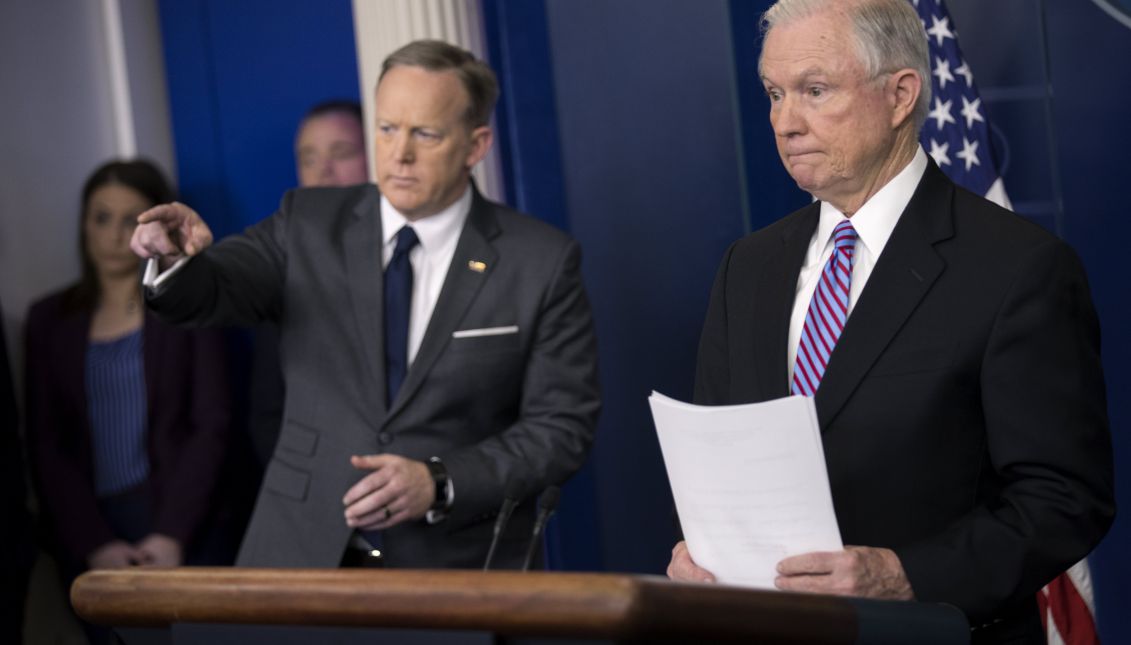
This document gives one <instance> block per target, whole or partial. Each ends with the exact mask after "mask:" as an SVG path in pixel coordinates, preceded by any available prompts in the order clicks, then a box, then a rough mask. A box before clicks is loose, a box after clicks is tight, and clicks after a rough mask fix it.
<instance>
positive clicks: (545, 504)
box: [522, 486, 562, 571]
mask: <svg viewBox="0 0 1131 645" xmlns="http://www.w3.org/2000/svg"><path fill="white" fill-rule="evenodd" d="M561 496H562V489H560V488H558V487H557V486H550V487H549V488H547V489H546V490H544V491H542V497H541V498H539V499H538V516H537V517H536V518H535V519H534V530H533V531H532V532H531V534H530V544H529V545H527V547H526V559H525V560H523V562H522V570H523V571H526V570H527V569H529V568H530V563H531V562H533V561H534V551H535V550H536V549H537V548H538V545H540V544H541V543H542V531H543V530H544V529H545V528H546V522H547V521H548V520H549V519H550V516H551V515H553V514H554V509H555V508H557V507H558V500H559V499H560V498H561Z"/></svg>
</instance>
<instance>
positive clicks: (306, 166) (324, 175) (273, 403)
mask: <svg viewBox="0 0 1131 645" xmlns="http://www.w3.org/2000/svg"><path fill="white" fill-rule="evenodd" d="M363 123H364V119H363V117H362V114H361V106H360V105H358V104H357V103H356V102H354V101H324V102H322V103H319V104H317V105H315V106H314V107H312V108H310V109H309V110H308V111H307V112H306V114H305V115H304V116H303V117H302V121H301V122H300V123H299V124H298V132H296V133H295V174H296V175H297V176H298V185H299V186H300V187H302V188H309V187H312V186H353V185H355V184H364V183H365V182H366V181H368V170H367V169H366V155H365V127H364V125H363ZM286 390H287V388H286V384H285V383H284V382H283V368H282V365H280V363H279V326H278V325H276V324H275V323H274V322H266V323H263V324H262V325H260V326H259V328H257V329H256V330H255V343H254V351H253V352H252V357H251V385H250V388H249V391H248V402H247V406H248V420H247V425H248V433H249V434H250V435H251V447H252V449H253V451H254V453H255V458H256V459H257V460H258V461H259V463H260V465H262V466H263V467H266V466H267V464H268V463H269V462H270V461H271V456H272V455H273V454H274V452H275V443H276V442H277V441H278V440H279V428H281V427H282V425H283V399H284V398H285V395H286Z"/></svg>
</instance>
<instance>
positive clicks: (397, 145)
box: [393, 133, 415, 163]
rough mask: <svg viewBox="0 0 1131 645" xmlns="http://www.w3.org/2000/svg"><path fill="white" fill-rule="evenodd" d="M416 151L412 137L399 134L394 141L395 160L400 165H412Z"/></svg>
mask: <svg viewBox="0 0 1131 645" xmlns="http://www.w3.org/2000/svg"><path fill="white" fill-rule="evenodd" d="M414 158H415V151H414V150H413V146H412V135H410V134H408V133H399V134H398V135H397V137H396V139H394V140H393V159H395V160H396V161H398V162H400V163H412V161H413V159H414Z"/></svg>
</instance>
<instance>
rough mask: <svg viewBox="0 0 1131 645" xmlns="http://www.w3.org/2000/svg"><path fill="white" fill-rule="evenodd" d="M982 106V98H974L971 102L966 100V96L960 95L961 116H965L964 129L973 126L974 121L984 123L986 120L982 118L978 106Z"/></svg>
mask: <svg viewBox="0 0 1131 645" xmlns="http://www.w3.org/2000/svg"><path fill="white" fill-rule="evenodd" d="M980 107H982V99H980V98H978V99H974V101H973V102H971V101H967V100H966V97H965V96H963V97H962V116H964V117H966V129H967V130H969V129H970V128H972V127H974V122H975V121H981V122H982V123H985V122H986V120H985V119H983V118H982V113H981V112H979V111H978V108H980Z"/></svg>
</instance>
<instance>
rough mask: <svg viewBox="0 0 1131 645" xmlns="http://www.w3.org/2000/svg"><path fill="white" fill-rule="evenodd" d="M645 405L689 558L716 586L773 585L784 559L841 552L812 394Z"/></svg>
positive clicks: (654, 400)
mask: <svg viewBox="0 0 1131 645" xmlns="http://www.w3.org/2000/svg"><path fill="white" fill-rule="evenodd" d="M648 402H649V404H650V405H651V406H652V418H653V419H654V420H655V422H656V433H657V434H658V435H659V439H660V449H661V451H662V452H663V455H664V464H665V465H666V466H667V471H668V479H669V480H670V481H671V486H672V494H673V496H674V497H675V506H676V510H677V511H678V513H679V519H680V523H681V525H682V526H683V535H684V539H685V540H687V547H688V550H689V551H690V552H691V558H692V559H693V560H695V563H696V564H698V565H699V566H701V567H703V568H704V569H706V570H708V571H710V572H711V573H713V574H715V576H716V577H717V578H718V580H719V582H723V583H727V584H733V585H741V586H748V587H760V588H765V589H773V588H774V578H775V577H776V576H777V573H776V566H777V563H778V562H779V561H780V560H781V559H782V558H785V557H787V556H791V555H798V554H801V553H808V552H810V551H839V550H840V549H842V548H843V545H842V544H841V540H840V529H839V528H838V527H837V522H836V514H835V512H834V511H833V501H832V494H831V493H830V492H829V476H828V471H827V470H826V468H825V453H824V449H823V448H822V445H821V430H820V427H819V426H818V424H817V410H816V408H815V407H814V405H813V399H812V398H811V397H804V396H791V397H788V398H785V399H778V400H776V401H767V402H765V403H752V404H748V405H728V406H701V405H692V404H690V403H683V402H680V401H676V400H675V399H671V398H668V397H666V396H664V395H662V394H659V393H657V392H653V393H652V396H651V397H649V399H648Z"/></svg>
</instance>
